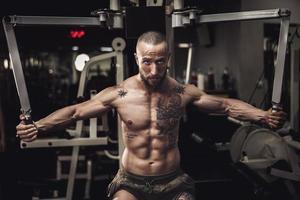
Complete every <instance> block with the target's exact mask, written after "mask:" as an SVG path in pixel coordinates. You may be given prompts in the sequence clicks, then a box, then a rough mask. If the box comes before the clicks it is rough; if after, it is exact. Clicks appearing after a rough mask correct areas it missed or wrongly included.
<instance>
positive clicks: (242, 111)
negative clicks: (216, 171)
mask: <svg viewBox="0 0 300 200" xmlns="http://www.w3.org/2000/svg"><path fill="white" fill-rule="evenodd" d="M135 58H136V62H137V64H138V66H139V73H138V74H137V75H135V76H132V77H130V78H128V79H127V80H125V81H123V82H122V83H121V84H120V85H117V86H114V87H109V88H106V89H104V90H103V91H101V92H100V93H99V94H97V95H96V96H95V97H94V98H93V99H91V100H89V101H86V102H83V103H80V104H76V105H72V106H68V107H65V108H62V109H60V110H57V111H56V112H54V113H52V114H50V115H49V116H47V117H45V118H43V119H41V120H39V121H37V122H36V123H35V125H25V124H24V123H23V122H21V123H20V124H19V125H18V126H17V134H18V136H19V137H20V138H21V139H22V140H24V141H32V140H34V139H35V138H36V137H37V134H38V131H37V130H39V132H40V133H43V132H46V131H50V130H55V129H59V128H65V127H67V126H68V125H69V124H71V123H72V122H74V121H76V120H81V119H88V118H90V117H95V116H99V115H101V114H102V113H104V112H106V111H108V110H109V109H112V108H114V109H116V111H117V112H118V114H119V116H120V118H121V120H122V131H123V133H122V134H123V140H124V144H125V150H124V153H123V155H122V165H123V167H124V169H125V170H126V171H128V172H132V173H134V174H137V175H143V176H147V175H150V176H151V175H162V174H167V173H170V172H172V171H174V170H176V169H178V168H179V163H180V155H179V149H178V145H177V141H178V132H179V131H178V129H179V122H180V118H181V117H182V116H183V114H184V107H185V106H186V105H187V104H188V103H192V104H193V105H195V106H196V107H197V108H198V109H199V110H200V111H204V112H209V113H223V114H227V115H228V116H231V117H233V118H236V119H240V120H249V121H255V122H261V123H264V124H266V125H268V126H269V127H271V128H277V127H279V126H280V125H282V123H283V122H284V120H285V113H284V112H282V111H279V112H276V113H272V112H270V111H264V110H261V109H258V108H255V107H253V106H251V105H249V104H247V103H245V102H242V101H240V100H236V99H228V98H221V97H216V96H212V95H207V94H205V93H204V92H203V91H201V90H199V89H198V88H196V87H195V86H194V85H190V84H187V85H183V84H180V83H178V82H177V81H176V80H174V79H172V78H171V77H169V76H168V75H167V63H168V60H169V54H168V51H167V47H166V44H165V42H162V43H159V44H151V43H150V44H149V43H146V42H141V43H139V44H138V45H137V49H136V54H135ZM21 119H22V118H21Z"/></svg>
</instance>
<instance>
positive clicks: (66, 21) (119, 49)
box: [2, 0, 126, 200]
mask: <svg viewBox="0 0 300 200" xmlns="http://www.w3.org/2000/svg"><path fill="white" fill-rule="evenodd" d="M110 7H111V10H97V11H95V12H94V14H95V15H97V16H96V17H50V16H49V17H48V16H7V17H4V18H3V20H2V23H3V27H4V32H5V36H6V40H7V44H8V50H9V56H10V60H11V63H12V68H13V75H14V79H15V83H16V88H17V92H18V96H19V100H20V104H21V112H22V114H24V116H25V118H26V120H27V122H28V123H32V120H31V106H30V102H29V98H28V93H27V88H26V83H25V78H24V74H23V69H22V64H21V59H20V55H19V50H18V45H17V41H16V36H15V32H14V27H15V26H17V25H63V26H74V25H76V26H101V27H103V26H105V27H108V28H122V27H123V20H122V18H123V14H122V12H120V7H119V4H118V1H113V0H112V1H111V4H110ZM125 46H126V43H125V41H124V39H122V38H115V39H114V40H113V41H112V47H113V49H114V51H113V52H110V53H106V54H101V55H98V56H95V57H92V58H91V59H90V60H89V61H88V62H87V63H86V64H85V66H84V70H83V72H82V73H81V76H80V82H79V88H78V92H77V97H78V98H80V97H82V96H83V94H84V90H85V86H86V82H87V81H86V80H87V76H88V72H89V69H90V67H91V66H93V65H95V64H96V63H98V62H100V61H103V60H107V59H112V58H116V83H117V84H119V83H120V82H121V81H123V79H124V60H123V50H124V49H125ZM93 95H94V93H93V92H92V93H91V98H93ZM84 128H85V127H84V124H83V121H77V122H76V128H75V130H70V129H67V132H69V134H70V135H72V136H74V138H72V139H57V138H41V139H36V140H35V141H33V142H30V143H27V142H23V141H21V142H20V147H21V148H23V149H27V148H55V147H72V155H71V157H64V156H63V157H60V158H58V160H59V161H65V160H68V161H71V163H70V170H69V174H68V183H67V191H66V196H65V197H61V198H58V197H55V198H51V199H67V200H71V199H72V195H73V189H74V181H75V178H76V169H77V161H78V160H81V159H82V157H81V156H79V148H80V146H94V145H107V144H108V140H109V138H108V137H107V136H105V137H97V131H108V124H107V116H106V115H104V116H103V117H102V126H98V125H97V119H96V118H91V119H90V126H89V137H82V136H83V129H84ZM118 138H121V126H120V119H118ZM118 147H119V155H121V153H122V152H123V149H124V145H123V143H122V141H121V139H119V141H118ZM106 155H107V156H109V157H110V158H113V159H118V156H115V157H114V156H111V155H110V154H109V153H107V152H106ZM59 163H60V162H58V164H59ZM87 165H88V168H89V169H88V172H87V175H86V176H87V177H85V178H86V179H87V181H91V172H90V168H91V163H88V164H87ZM57 176H58V178H62V174H61V173H60V172H57ZM89 186H90V182H87V184H86V188H85V198H89ZM35 198H39V197H35Z"/></svg>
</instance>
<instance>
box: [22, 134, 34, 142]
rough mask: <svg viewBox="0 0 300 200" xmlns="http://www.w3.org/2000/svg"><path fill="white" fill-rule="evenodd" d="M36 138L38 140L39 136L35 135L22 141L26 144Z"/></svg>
mask: <svg viewBox="0 0 300 200" xmlns="http://www.w3.org/2000/svg"><path fill="white" fill-rule="evenodd" d="M36 138H37V135H33V136H32V137H31V138H27V139H22V141H24V142H32V141H33V140H35V139H36Z"/></svg>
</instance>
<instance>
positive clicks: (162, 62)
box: [156, 60, 165, 65]
mask: <svg viewBox="0 0 300 200" xmlns="http://www.w3.org/2000/svg"><path fill="white" fill-rule="evenodd" d="M156 64H157V65H163V64H165V61H164V60H158V61H156Z"/></svg>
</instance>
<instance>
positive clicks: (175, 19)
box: [172, 0, 300, 199]
mask: <svg viewBox="0 0 300 200" xmlns="http://www.w3.org/2000/svg"><path fill="white" fill-rule="evenodd" d="M183 5H184V3H183V0H177V1H174V9H175V11H174V13H173V15H172V27H173V28H175V27H183V26H188V25H196V24H202V23H211V22H227V21H249V20H261V19H276V18H277V19H280V20H281V26H280V34H279V40H278V47H277V58H276V65H275V74H274V82H273V92H272V105H273V106H272V109H273V111H274V112H276V110H277V109H278V106H279V105H280V103H281V96H282V82H283V75H284V65H285V56H286V49H287V40H288V34H289V22H290V11H289V10H287V9H270V10H258V11H244V12H234V13H222V14H209V15H200V13H201V11H199V10H197V9H184V8H183ZM192 53H193V45H189V47H188V58H187V66H186V77H185V83H189V81H190V73H191V61H192ZM293 63H294V62H293V61H292V66H291V67H292V70H291V71H292V72H296V76H297V70H295V69H294V67H295V66H294V64H293ZM298 70H299V69H298ZM291 77H292V78H293V77H295V75H294V74H291ZM294 79H295V78H293V80H291V81H292V83H291V84H292V87H295V86H294V85H295V80H294ZM297 79H298V78H297ZM298 84H299V82H298ZM292 91H293V88H292ZM297 94H298V93H297ZM296 99H298V97H296ZM293 101H294V100H292V102H293ZM294 104H295V103H292V106H294ZM294 107H295V106H294ZM292 108H293V107H292ZM297 108H298V107H297ZM291 112H292V113H291V115H290V116H291V118H292V117H295V116H297V114H295V113H297V112H299V110H294V109H291ZM229 120H231V121H233V122H236V123H238V124H241V125H242V126H241V127H240V128H238V129H237V131H236V132H235V133H234V134H233V136H232V138H231V141H230V146H229V151H230V155H231V159H232V161H233V162H234V163H240V164H242V165H244V166H246V167H247V168H248V169H250V170H253V171H255V172H256V173H257V174H258V175H259V176H260V177H262V178H263V179H264V180H265V181H266V182H268V183H271V182H273V181H274V180H277V179H278V178H282V179H283V180H285V182H284V183H285V184H286V186H287V189H288V190H289V192H290V194H291V195H292V196H293V197H294V198H297V199H298V198H299V196H298V194H297V191H296V190H297V189H296V188H295V187H294V185H293V184H291V181H297V182H300V155H299V150H300V142H298V141H296V140H294V139H293V138H292V136H291V135H290V134H289V133H285V134H281V133H278V132H275V131H272V130H269V129H267V128H261V127H259V126H257V125H253V124H248V123H243V122H240V121H238V120H235V119H231V118H229ZM291 121H292V124H295V122H293V121H294V119H291ZM294 128H296V130H297V127H294ZM280 161H284V162H286V163H287V165H288V169H281V168H277V167H276V163H278V162H280Z"/></svg>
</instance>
